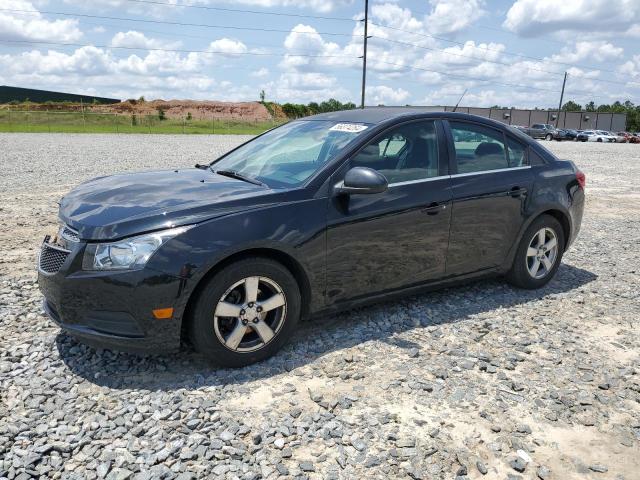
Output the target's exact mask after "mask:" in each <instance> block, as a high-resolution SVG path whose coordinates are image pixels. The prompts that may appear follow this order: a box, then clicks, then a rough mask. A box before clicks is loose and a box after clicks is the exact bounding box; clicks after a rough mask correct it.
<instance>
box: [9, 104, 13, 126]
mask: <svg viewBox="0 0 640 480" xmlns="http://www.w3.org/2000/svg"><path fill="white" fill-rule="evenodd" d="M9 131H10V132H13V125H12V124H11V109H9Z"/></svg>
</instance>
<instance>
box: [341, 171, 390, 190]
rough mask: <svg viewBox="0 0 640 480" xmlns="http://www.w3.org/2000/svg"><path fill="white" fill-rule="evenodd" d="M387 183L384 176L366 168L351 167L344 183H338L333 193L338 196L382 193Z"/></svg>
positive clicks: (387, 185)
mask: <svg viewBox="0 0 640 480" xmlns="http://www.w3.org/2000/svg"><path fill="white" fill-rule="evenodd" d="M388 187H389V183H388V182H387V179H386V178H385V176H384V175H382V174H381V173H379V172H377V171H375V170H373V169H372V168H367V167H353V168H352V169H351V170H349V171H348V172H347V173H346V175H345V176H344V181H342V182H340V183H338V184H337V185H336V186H335V188H334V192H335V193H336V194H338V195H352V194H356V193H359V194H369V193H382V192H385V191H386V190H387V188H388Z"/></svg>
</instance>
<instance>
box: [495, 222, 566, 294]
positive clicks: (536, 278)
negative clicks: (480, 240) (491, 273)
mask: <svg viewBox="0 0 640 480" xmlns="http://www.w3.org/2000/svg"><path fill="white" fill-rule="evenodd" d="M564 241H565V239H564V232H563V230H562V225H560V222H558V220H556V219H555V218H554V217H552V216H550V215H542V216H540V217H538V218H537V219H536V220H534V221H533V223H532V224H531V225H529V228H527V230H526V231H525V233H524V235H523V236H522V239H521V240H520V245H518V250H517V251H516V255H515V258H514V259H513V265H512V267H511V270H510V271H509V272H508V273H507V280H508V281H509V282H510V283H512V284H513V285H515V286H517V287H520V288H526V289H535V288H540V287H543V286H544V285H546V284H547V283H548V282H549V281H550V280H551V279H552V278H553V276H554V275H555V274H556V271H557V270H558V267H559V266H560V261H561V260H562V254H563V253H564Z"/></svg>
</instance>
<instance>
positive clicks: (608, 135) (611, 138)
mask: <svg viewBox="0 0 640 480" xmlns="http://www.w3.org/2000/svg"><path fill="white" fill-rule="evenodd" d="M596 133H598V134H600V135H602V136H603V137H605V138H606V139H607V140H608V141H609V142H611V143H615V142H616V141H617V137H616V135H615V134H613V133H611V132H608V131H606V130H596Z"/></svg>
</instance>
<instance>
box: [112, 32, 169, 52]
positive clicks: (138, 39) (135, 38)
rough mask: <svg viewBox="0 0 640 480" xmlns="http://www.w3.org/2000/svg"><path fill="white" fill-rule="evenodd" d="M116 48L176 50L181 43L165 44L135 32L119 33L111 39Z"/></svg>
mask: <svg viewBox="0 0 640 480" xmlns="http://www.w3.org/2000/svg"><path fill="white" fill-rule="evenodd" d="M111 45H112V46H114V47H128V48H175V47H178V46H179V45H180V42H164V41H161V40H158V39H155V38H149V37H147V36H146V35H145V34H144V33H141V32H137V31H135V30H129V31H128V32H118V33H116V34H115V35H114V36H113V38H112V39H111Z"/></svg>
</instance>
